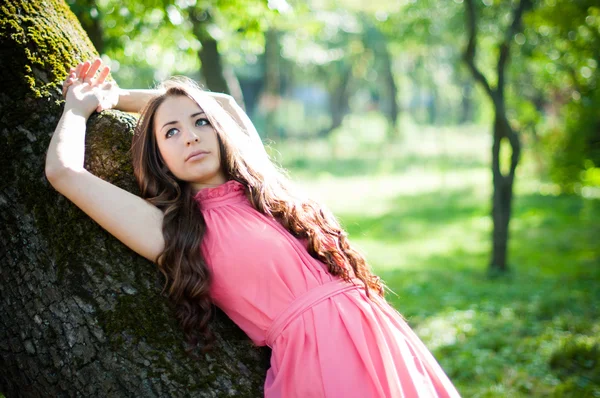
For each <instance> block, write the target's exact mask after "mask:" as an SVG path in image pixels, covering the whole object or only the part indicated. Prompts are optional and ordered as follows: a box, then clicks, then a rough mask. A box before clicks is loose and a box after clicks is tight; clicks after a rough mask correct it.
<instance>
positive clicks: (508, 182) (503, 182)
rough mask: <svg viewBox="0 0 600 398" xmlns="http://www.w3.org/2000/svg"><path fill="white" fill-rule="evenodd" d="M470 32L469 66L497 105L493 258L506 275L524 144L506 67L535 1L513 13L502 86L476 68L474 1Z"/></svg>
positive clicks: (469, 4) (502, 58)
mask: <svg viewBox="0 0 600 398" xmlns="http://www.w3.org/2000/svg"><path fill="white" fill-rule="evenodd" d="M465 7H466V11H467V12H466V17H467V31H468V35H469V36H468V37H469V41H468V44H467V47H466V49H465V53H464V59H465V62H466V63H467V65H468V67H469V70H470V71H471V74H472V75H473V77H474V78H475V81H477V83H479V84H480V85H481V86H482V87H483V89H484V90H485V92H486V93H487V95H488V96H489V97H490V100H491V101H492V104H493V105H494V126H493V143H492V181H493V185H494V192H493V194H492V221H493V231H492V255H491V258H490V271H492V272H505V271H507V270H508V263H507V250H508V238H509V223H510V216H511V209H512V199H513V184H514V180H515V172H516V170H517V165H518V164H519V158H520V155H521V141H520V138H519V134H518V133H517V132H516V131H514V130H513V128H512V127H511V125H510V122H509V121H508V117H507V116H506V102H505V99H504V88H505V82H506V73H505V72H506V65H507V63H508V59H509V57H510V43H511V41H512V39H513V37H514V35H515V34H517V33H518V32H519V31H520V30H521V21H522V18H523V13H524V12H525V11H526V10H528V9H530V8H531V7H532V3H531V0H520V1H519V3H518V5H517V7H516V8H515V9H514V10H513V13H512V22H511V24H510V27H509V28H508V30H507V31H506V34H505V36H504V41H503V42H502V43H501V44H500V46H499V56H498V63H497V65H496V73H497V75H498V83H497V84H496V87H492V86H491V85H490V84H489V82H488V79H487V78H486V77H485V75H484V74H483V73H482V72H481V71H480V70H479V69H478V68H477V65H476V64H475V55H476V50H477V17H476V8H475V3H474V2H473V0H466V1H465ZM503 139H506V140H508V143H509V144H510V147H511V149H512V155H511V158H510V170H509V171H508V173H507V174H506V175H505V174H502V171H501V169H500V147H501V143H502V140H503Z"/></svg>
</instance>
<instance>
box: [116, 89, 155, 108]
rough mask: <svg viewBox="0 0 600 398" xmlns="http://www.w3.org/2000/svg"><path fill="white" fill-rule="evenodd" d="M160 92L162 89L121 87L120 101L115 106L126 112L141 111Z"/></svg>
mask: <svg viewBox="0 0 600 398" xmlns="http://www.w3.org/2000/svg"><path fill="white" fill-rule="evenodd" d="M160 94H162V92H161V91H160V90H127V89H119V102H118V103H117V106H116V107H115V108H116V109H118V110H120V111H124V112H133V113H140V112H141V110H142V109H143V108H144V107H145V106H146V104H147V103H148V102H149V101H150V100H151V99H152V98H154V97H157V96H159V95H160Z"/></svg>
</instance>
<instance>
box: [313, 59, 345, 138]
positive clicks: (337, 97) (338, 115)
mask: <svg viewBox="0 0 600 398" xmlns="http://www.w3.org/2000/svg"><path fill="white" fill-rule="evenodd" d="M351 77H352V67H351V66H349V65H344V64H343V63H342V64H341V65H340V76H339V77H337V79H338V80H337V84H336V85H335V86H334V87H332V88H331V90H330V91H329V112H330V113H331V124H330V125H329V126H328V127H327V128H325V129H323V130H321V131H319V134H318V135H319V137H327V136H329V134H331V133H332V132H333V130H335V129H337V128H338V127H340V126H341V125H342V122H343V121H344V117H345V116H346V114H347V113H348V109H349V108H350V105H349V104H350V93H349V92H348V89H349V86H350V78H351Z"/></svg>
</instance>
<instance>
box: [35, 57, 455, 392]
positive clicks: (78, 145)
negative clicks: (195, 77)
mask: <svg viewBox="0 0 600 398" xmlns="http://www.w3.org/2000/svg"><path fill="white" fill-rule="evenodd" d="M101 66H102V63H101V61H100V60H96V61H94V62H93V63H91V64H90V63H89V62H86V63H83V64H79V65H78V66H77V68H75V69H71V73H70V74H69V76H68V77H67V79H66V81H65V84H64V87H63V93H64V94H65V97H66V102H65V108H64V113H63V115H62V117H61V119H60V122H59V123H58V126H57V128H56V132H55V133H54V136H53V137H52V141H51V143H50V147H49V149H48V155H47V160H46V175H47V177H48V180H49V181H50V183H51V184H52V185H53V186H54V187H55V188H56V189H57V190H58V191H59V192H60V193H62V194H63V195H65V196H66V197H67V198H69V199H70V200H72V201H73V202H74V203H75V204H76V205H77V206H79V207H80V208H81V209H82V210H83V211H85V212H86V213H87V214H88V215H89V216H90V217H92V218H93V219H94V220H96V221H97V222H98V223H99V224H100V225H102V227H104V228H105V229H106V230H108V231H109V232H110V233H111V234H113V235H114V236H115V237H117V238H118V239H119V240H121V241H122V242H123V243H124V244H126V245H127V246H129V247H130V248H131V249H133V250H134V251H136V252H137V253H139V254H140V255H142V256H144V257H146V258H147V259H149V260H151V261H154V262H156V263H157V264H158V267H159V268H160V270H161V272H162V273H163V274H164V275H165V277H166V279H167V284H168V285H167V286H168V293H169V298H170V299H171V300H173V301H174V303H175V305H176V308H177V316H178V318H179V320H180V322H181V324H182V327H183V329H184V331H185V334H186V338H187V340H188V342H190V343H192V344H193V345H195V344H196V343H197V342H198V339H201V340H203V341H205V342H210V340H211V333H210V327H209V321H210V313H211V305H212V304H215V305H217V306H218V307H220V308H221V309H223V311H225V313H227V314H228V316H229V317H231V319H232V320H233V321H234V322H236V323H237V325H238V326H239V327H240V328H242V329H243V330H244V331H245V332H246V333H247V334H248V336H249V337H250V338H251V339H252V341H253V342H254V343H256V344H257V345H268V346H270V347H271V348H272V357H271V368H270V369H269V371H268V372H267V377H266V381H265V396H266V397H285V398H293V397H302V398H304V397H361V398H364V397H394V398H395V397H437V396H439V397H457V396H458V393H457V392H456V390H455V389H454V387H453V385H452V383H451V382H450V381H449V380H448V378H447V377H446V375H445V374H444V372H443V370H442V369H441V368H440V366H439V365H438V363H437V362H436V361H435V359H434V358H433V356H432V355H431V354H430V353H429V351H428V350H427V349H426V348H425V346H424V345H423V344H422V343H421V341H420V340H419V339H418V338H417V336H416V335H415V334H414V333H413V332H412V331H411V330H410V328H409V327H408V326H407V325H406V323H405V322H404V321H403V320H402V317H401V316H400V315H399V314H398V313H397V312H396V311H395V310H394V309H392V308H391V307H390V306H389V304H388V303H387V302H386V301H385V300H384V299H383V298H382V295H383V284H382V283H381V281H380V280H379V278H378V277H376V276H375V275H373V274H372V273H371V271H370V269H369V267H368V265H367V263H366V262H365V259H364V258H363V257H362V256H361V255H360V254H359V253H358V252H357V251H355V250H354V249H353V248H352V246H351V245H350V244H349V243H348V240H347V239H346V233H345V232H344V231H343V230H342V229H341V227H340V225H339V224H338V222H337V221H336V220H335V218H334V217H333V216H332V215H331V214H329V213H328V212H327V211H326V210H325V209H324V208H323V207H321V206H320V205H319V204H317V203H315V202H313V201H310V200H308V199H306V198H304V197H303V196H302V195H301V194H300V193H298V192H297V191H295V190H294V188H293V187H292V185H291V183H290V182H289V181H288V180H287V179H286V178H285V177H284V176H283V174H282V173H281V172H280V171H279V170H278V169H277V168H276V167H275V166H274V165H273V164H272V163H271V161H270V160H269V158H268V156H267V155H266V152H265V151H264V148H263V146H262V144H261V143H260V139H259V138H258V135H257V133H256V131H255V129H254V127H253V126H252V123H251V122H250V120H249V119H248V117H247V116H246V115H245V114H244V112H243V111H242V110H241V109H240V108H239V107H238V106H237V105H235V102H234V101H233V100H232V99H231V98H230V97H228V96H224V95H219V94H216V95H215V94H211V93H207V92H205V91H201V90H200V89H198V88H197V87H196V86H195V85H194V84H193V83H192V82H191V81H189V80H170V81H167V82H165V83H164V84H163V85H162V86H161V87H160V88H159V90H156V91H150V90H148V91H144V90H137V91H135V90H134V91H126V90H118V89H116V88H115V87H112V86H111V85H110V84H108V83H105V78H106V77H107V75H108V73H109V71H108V68H101ZM100 69H101V70H100ZM99 70H100V72H99V73H98V71H99ZM97 73H98V75H97V76H96V74H97ZM113 106H115V107H116V108H117V109H122V110H125V111H140V110H141V117H140V119H139V122H138V125H137V127H136V131H135V135H134V138H133V144H132V155H133V164H134V172H135V176H136V178H137V180H138V183H139V185H140V188H141V193H142V194H141V195H142V197H141V198H140V197H137V196H135V195H132V194H130V193H129V192H126V191H124V190H121V189H120V188H118V187H116V186H113V185H111V184H109V183H107V182H105V181H103V180H101V179H99V178H97V177H95V176H93V175H92V174H90V173H89V172H87V171H86V170H85V169H84V167H83V160H84V135H85V127H86V126H85V124H86V119H87V118H88V117H89V116H90V115H91V114H92V113H93V112H94V111H102V110H103V109H107V108H110V107H113Z"/></svg>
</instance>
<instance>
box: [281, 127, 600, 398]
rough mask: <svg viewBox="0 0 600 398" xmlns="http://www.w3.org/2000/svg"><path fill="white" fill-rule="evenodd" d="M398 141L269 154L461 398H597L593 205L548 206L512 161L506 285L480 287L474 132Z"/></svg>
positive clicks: (599, 289)
mask: <svg viewBox="0 0 600 398" xmlns="http://www.w3.org/2000/svg"><path fill="white" fill-rule="evenodd" d="M407 131H408V132H405V133H404V136H403V138H402V140H401V141H399V142H396V143H393V144H387V145H385V146H383V145H381V144H378V143H376V142H374V141H373V140H371V141H369V140H368V139H366V140H365V139H364V135H363V136H360V134H359V139H358V140H352V139H351V138H349V137H347V136H346V137H344V136H342V135H341V134H339V135H338V136H336V137H334V138H333V139H331V140H330V142H327V143H326V142H304V143H291V142H287V143H283V144H280V145H277V146H274V147H273V151H272V153H273V154H274V155H275V156H276V157H278V158H279V159H280V160H281V163H282V165H283V166H284V167H285V168H287V169H288V170H289V171H290V174H291V176H292V178H293V179H295V180H296V181H297V182H298V183H299V184H300V185H302V186H303V187H304V188H305V189H306V190H307V191H308V192H309V193H310V194H311V196H313V197H314V198H315V199H319V200H321V201H322V202H323V203H325V204H326V205H327V206H328V207H330V208H331V209H332V210H333V211H334V213H335V214H336V215H337V216H338V218H339V219H340V220H341V221H342V223H343V225H344V227H345V228H346V229H347V230H348V232H349V234H350V238H351V240H352V241H353V242H354V243H355V244H356V245H357V246H358V247H359V248H360V249H361V250H362V251H363V252H364V253H365V254H366V256H367V259H368V260H369V262H370V263H371V265H372V266H373V268H374V269H375V270H376V272H377V273H378V274H379V275H381V276H382V277H383V279H384V280H385V282H386V283H387V285H388V286H389V288H390V289H391V290H392V291H393V292H394V293H395V294H393V293H389V294H388V295H387V298H388V300H390V301H391V302H392V303H393V305H394V306H395V307H396V308H397V309H398V310H399V311H400V312H401V313H402V314H403V315H404V316H405V317H406V318H407V320H408V322H409V324H410V325H411V326H412V327H413V328H414V330H415V331H416V332H417V334H418V335H419V336H420V337H421V338H422V339H423V341H424V342H425V344H426V345H427V346H428V347H429V348H430V349H431V350H432V352H433V353H434V355H435V356H436V358H437V359H438V360H439V362H440V363H441V365H442V367H443V368H444V369H445V371H446V372H447V373H448V375H449V376H450V378H451V379H452V381H453V382H454V383H455V385H456V386H457V388H458V389H459V391H460V392H461V394H462V395H463V396H464V397H519V396H572V397H600V307H599V303H600V244H599V241H600V239H599V238H600V222H599V220H600V199H599V198H597V197H596V198H590V197H588V198H583V197H581V196H574V195H571V196H567V195H559V194H557V193H556V188H555V187H554V186H553V185H552V184H551V183H549V182H547V181H542V180H540V179H539V177H537V174H536V173H535V172H534V170H535V167H534V164H533V162H532V161H531V160H530V159H529V157H528V153H527V151H525V154H524V156H523V159H522V164H521V165H520V167H519V169H518V175H517V182H516V187H515V192H516V196H515V201H514V206H513V218H512V221H511V225H510V231H511V239H510V248H509V263H510V268H511V272H510V273H509V274H507V275H504V276H498V277H494V278H491V277H490V276H489V275H488V273H487V264H488V261H489V251H490V245H491V241H490V239H491V238H490V234H491V220H490V217H489V212H490V195H491V171H490V170H489V167H488V165H489V152H490V151H489V147H490V135H489V133H488V132H487V128H486V127H480V126H472V127H461V128H456V127H455V128H442V127H435V128H434V127H419V128H411V129H408V130H407ZM346 134H349V133H346ZM333 145H335V147H336V149H335V150H332V149H331V147H332V146H333Z"/></svg>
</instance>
